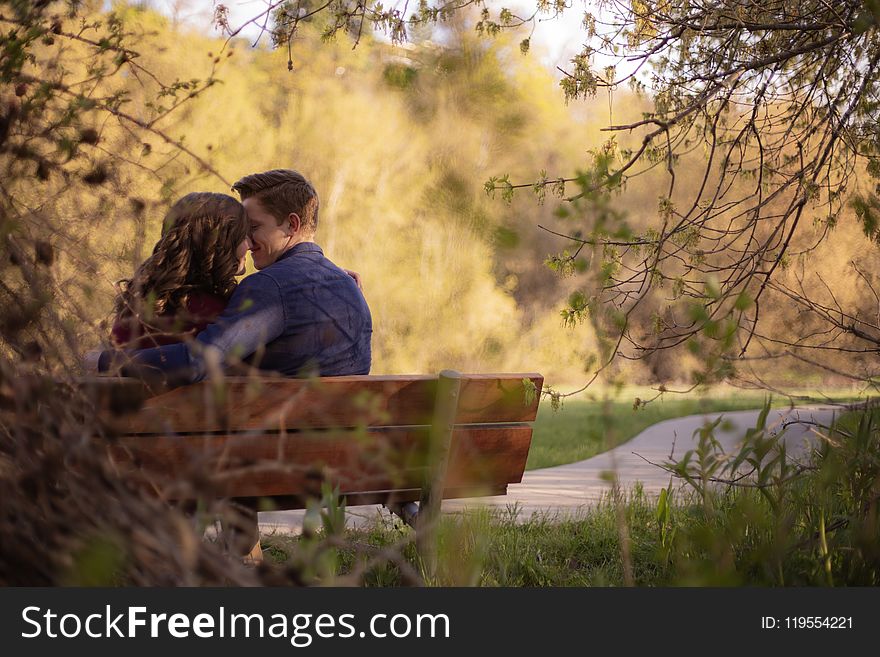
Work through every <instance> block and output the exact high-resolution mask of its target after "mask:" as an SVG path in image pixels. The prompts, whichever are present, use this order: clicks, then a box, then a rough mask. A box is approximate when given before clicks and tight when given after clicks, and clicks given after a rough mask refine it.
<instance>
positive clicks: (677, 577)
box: [265, 405, 880, 586]
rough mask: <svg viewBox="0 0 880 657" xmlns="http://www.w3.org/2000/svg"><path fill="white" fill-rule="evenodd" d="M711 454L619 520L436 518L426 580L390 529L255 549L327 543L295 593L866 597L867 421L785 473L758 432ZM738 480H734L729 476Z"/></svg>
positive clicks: (874, 431) (879, 567)
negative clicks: (531, 589)
mask: <svg viewBox="0 0 880 657" xmlns="http://www.w3.org/2000/svg"><path fill="white" fill-rule="evenodd" d="M765 410H769V405H768V406H765ZM716 447H717V444H714V443H713V436H712V431H711V430H710V429H707V430H706V431H704V432H701V436H700V444H699V446H698V448H697V449H696V450H694V452H693V453H691V454H689V456H688V458H687V459H686V460H683V461H681V462H678V463H674V464H669V467H670V468H671V469H674V470H676V471H677V472H679V473H680V474H681V475H682V476H683V477H685V478H686V479H687V480H688V482H689V483H688V484H687V486H686V487H684V488H679V489H676V491H675V492H673V493H671V494H670V493H668V492H666V493H665V494H662V495H661V496H660V498H659V499H653V498H650V497H648V496H646V495H644V494H643V493H642V492H641V491H640V490H638V489H635V490H634V491H631V492H630V493H629V494H628V495H626V496H625V499H623V501H621V503H620V505H619V506H617V505H615V504H614V503H613V501H612V500H611V499H606V500H605V501H603V502H602V503H600V504H599V505H598V506H597V507H596V508H595V509H593V510H592V511H589V512H586V513H584V514H583V515H582V516H580V517H577V518H574V519H568V520H557V519H555V518H549V517H543V518H532V519H527V520H525V519H520V518H517V514H516V513H515V510H508V511H507V512H505V513H495V514H492V513H489V512H488V511H484V512H479V513H475V514H469V515H462V516H454V517H446V518H444V519H443V520H442V522H441V525H440V527H439V531H438V533H437V535H438V554H439V563H438V568H437V571H436V573H435V574H434V575H433V576H428V577H424V575H425V573H424V568H423V567H422V564H421V562H420V560H419V557H418V553H417V551H416V549H415V545H414V541H413V531H412V530H411V529H409V528H408V527H406V526H403V525H401V524H400V523H397V522H396V521H395V522H390V521H388V522H385V523H377V524H375V525H374V526H372V527H370V528H368V529H364V530H348V531H346V532H345V533H344V534H340V535H338V536H337V537H336V538H334V537H333V536H330V537H322V536H321V535H320V534H313V535H310V536H307V537H305V538H303V537H299V538H297V537H285V536H270V537H266V538H265V545H266V547H267V550H266V552H267V553H268V555H269V556H270V559H271V561H272V562H273V563H272V565H270V566H268V567H269V568H278V569H282V570H283V569H284V568H288V567H291V566H295V565H296V564H297V563H298V562H299V561H301V559H302V554H303V553H304V551H305V552H306V553H307V552H308V551H309V550H314V549H315V546H316V545H318V544H319V543H324V544H326V543H327V541H330V543H332V544H334V545H337V546H339V547H338V548H337V549H335V550H334V552H333V554H332V556H331V557H329V558H328V560H327V561H325V563H324V570H323V572H322V573H313V579H312V580H310V582H309V583H323V584H359V585H366V586H401V585H407V584H411V583H418V582H419V581H420V579H421V578H422V577H424V581H425V583H427V584H430V585H437V586H622V585H626V584H628V583H631V584H634V585H636V586H877V585H880V425H878V418H877V417H876V412H873V413H872V412H868V413H865V412H859V413H851V414H848V415H846V416H844V417H843V418H841V420H840V421H839V422H838V424H837V425H836V430H835V431H834V432H833V433H832V434H831V435H830V437H829V438H828V439H826V440H823V441H820V442H819V443H818V444H817V446H816V449H815V451H814V453H813V455H812V460H811V462H810V463H809V464H807V465H805V466H803V465H798V464H794V463H793V462H791V461H790V460H788V458H787V456H786V454H785V451H784V449H778V448H777V443H776V438H775V437H774V436H772V435H770V434H769V433H767V432H765V431H764V428H763V424H762V422H759V423H758V426H756V427H755V429H754V430H753V431H752V432H751V434H750V436H749V437H748V438H747V440H746V442H745V444H744V447H743V450H742V451H741V452H739V453H738V454H726V455H724V454H720V453H719V452H718V451H717V449H716ZM743 467H745V471H747V472H749V477H748V478H741V477H739V476H738V475H737V474H736V473H740V472H742V471H743V470H742V468H743ZM523 520H525V521H523ZM392 555H393V558H391V556H392Z"/></svg>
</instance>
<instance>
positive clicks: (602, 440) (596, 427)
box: [526, 389, 857, 470]
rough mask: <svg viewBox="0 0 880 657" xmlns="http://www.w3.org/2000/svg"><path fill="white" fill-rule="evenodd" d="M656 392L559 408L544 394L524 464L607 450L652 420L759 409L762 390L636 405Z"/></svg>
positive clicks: (846, 395) (806, 399) (842, 397)
mask: <svg viewBox="0 0 880 657" xmlns="http://www.w3.org/2000/svg"><path fill="white" fill-rule="evenodd" d="M653 395H656V393H655V392H652V391H650V390H645V389H633V390H630V391H626V392H625V393H621V394H618V395H617V399H611V400H601V399H589V398H572V399H569V400H566V401H565V403H564V404H563V405H562V407H561V408H560V409H559V410H558V411H554V410H552V408H551V406H550V403H549V400H546V399H544V400H542V401H541V405H540V407H539V410H538V417H537V419H536V421H535V425H534V433H533V435H532V446H531V448H530V450H529V459H528V462H527V463H526V469H527V470H535V469H537V468H548V467H550V466H554V465H563V464H565V463H574V462H576V461H582V460H584V459H588V458H590V457H591V456H595V455H596V454H601V453H602V452H605V451H608V450H609V449H611V448H613V447H616V446H617V445H620V444H622V443H625V442H626V441H628V440H629V439H631V438H633V437H635V436H636V435H637V434H639V433H640V432H641V431H643V430H645V429H647V428H648V427H649V426H651V425H652V424H656V423H658V422H662V421H663V420H669V419H671V418H676V417H684V416H686V415H695V414H698V413H720V412H724V411H741V410H749V409H758V408H760V407H761V406H762V404H763V403H764V399H765V396H766V395H764V394H759V393H753V392H743V391H735V392H732V391H731V390H730V389H724V390H720V391H710V392H709V394H708V395H701V396H697V395H695V394H694V395H677V394H671V393H667V394H665V395H664V396H663V397H661V398H659V399H656V400H654V401H652V402H651V403H650V404H648V405H646V406H641V405H640V406H639V408H634V400H635V399H636V398H637V397H641V398H643V399H644V398H650V397H651V396H653ZM829 398H830V399H833V400H835V401H850V400H855V399H857V397H856V396H855V395H854V394H853V393H852V392H851V391H849V390H846V391H833V392H830V393H828V396H827V397H826V396H822V397H816V396H809V395H800V396H799V397H798V398H797V399H796V403H798V404H808V403H825V402H827V401H828V400H829ZM789 403H790V402H789V399H788V398H787V397H774V400H773V405H774V406H786V405H788V404H789Z"/></svg>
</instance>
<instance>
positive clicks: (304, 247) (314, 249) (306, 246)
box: [275, 242, 324, 262]
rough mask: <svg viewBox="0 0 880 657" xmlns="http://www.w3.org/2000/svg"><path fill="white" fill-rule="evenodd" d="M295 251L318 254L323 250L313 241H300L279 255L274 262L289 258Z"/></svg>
mask: <svg viewBox="0 0 880 657" xmlns="http://www.w3.org/2000/svg"><path fill="white" fill-rule="evenodd" d="M297 253H317V254H319V255H324V252H323V251H322V250H321V247H320V246H318V245H317V244H315V243H314V242H300V243H299V244H297V245H295V246H293V247H291V248H290V249H288V250H287V251H285V252H284V253H282V254H281V255H280V256H278V259H277V260H276V261H275V262H280V261H282V260H284V259H285V258H289V257H291V256H293V255H296V254H297Z"/></svg>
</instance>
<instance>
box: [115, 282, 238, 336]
mask: <svg viewBox="0 0 880 657" xmlns="http://www.w3.org/2000/svg"><path fill="white" fill-rule="evenodd" d="M226 302H227V300H226V299H224V298H223V297H219V296H217V295H215V294H206V293H199V292H194V293H192V294H190V295H189V298H188V299H187V302H186V310H185V311H182V312H178V313H176V314H174V315H159V316H158V317H155V318H153V319H152V320H150V322H148V323H146V324H145V323H144V322H141V321H140V320H139V319H138V318H137V317H123V318H120V317H117V318H116V321H115V322H114V324H113V330H112V331H111V338H112V340H113V344H114V345H115V346H117V347H120V348H123V349H150V348H152V347H160V346H162V345H166V344H176V343H178V342H183V341H184V340H186V339H187V338H191V337H195V336H196V335H197V334H198V333H199V332H200V331H202V330H204V329H205V327H207V326H208V324H210V323H211V322H213V321H214V320H215V319H217V317H218V316H219V315H220V313H222V312H223V309H224V308H226Z"/></svg>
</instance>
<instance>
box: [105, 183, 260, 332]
mask: <svg viewBox="0 0 880 657" xmlns="http://www.w3.org/2000/svg"><path fill="white" fill-rule="evenodd" d="M249 246H250V242H249V239H248V221H247V215H246V214H245V211H244V207H242V205H241V203H239V202H238V201H237V200H236V199H234V198H233V197H231V196H228V195H226V194H215V193H211V192H194V193H192V194H187V195H186V196H184V197H183V198H181V199H180V200H179V201H177V202H176V203H175V204H174V205H173V206H171V209H170V210H169V211H168V214H166V215H165V219H164V221H163V222H162V236H161V237H160V239H159V241H158V242H157V243H156V246H155V247H154V248H153V254H152V255H151V256H150V257H149V258H147V259H146V260H145V261H144V262H143V264H141V266H140V267H138V268H137V271H135V273H134V276H132V278H130V279H129V280H125V281H121V282H120V285H119V288H120V293H119V296H118V297H117V299H116V309H115V310H116V319H115V322H114V324H113V330H112V340H113V343H114V344H115V345H116V346H118V347H123V348H126V349H145V348H148V347H155V346H159V345H163V344H171V343H174V342H181V341H183V340H185V339H186V338H188V337H192V336H194V335H196V334H197V333H198V332H199V331H201V330H202V329H204V328H205V327H206V326H207V325H208V324H210V323H211V322H212V321H213V320H214V319H215V318H216V317H217V316H218V315H219V314H220V313H221V312H222V311H223V309H224V308H225V307H226V304H227V302H228V301H229V297H231V296H232V292H233V291H234V290H235V286H236V280H235V277H236V276H240V275H242V274H244V269H245V255H246V254H247V251H248V248H249Z"/></svg>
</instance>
